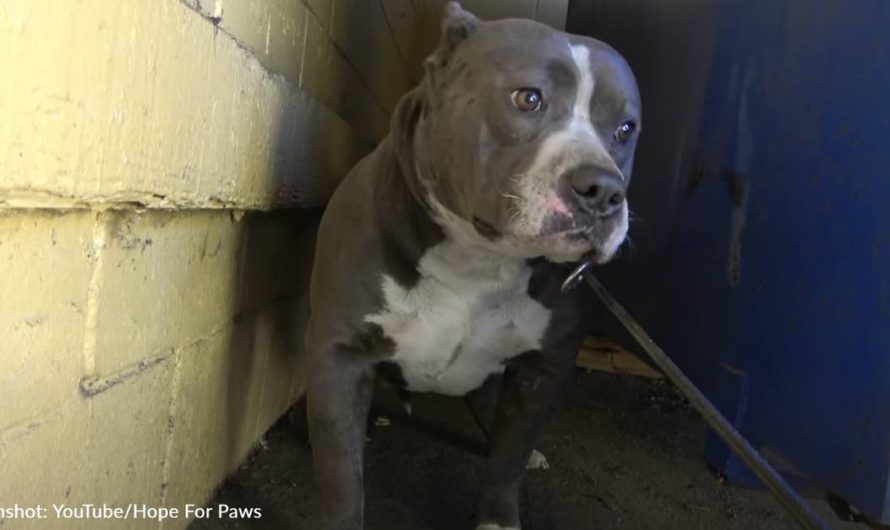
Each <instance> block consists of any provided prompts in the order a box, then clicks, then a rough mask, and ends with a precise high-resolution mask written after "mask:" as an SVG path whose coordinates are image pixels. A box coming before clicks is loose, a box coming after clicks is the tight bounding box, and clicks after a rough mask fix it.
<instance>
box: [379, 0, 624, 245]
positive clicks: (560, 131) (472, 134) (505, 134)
mask: <svg viewBox="0 0 890 530" xmlns="http://www.w3.org/2000/svg"><path fill="white" fill-rule="evenodd" d="M424 66H425V74H426V75H425V77H424V80H423V82H422V83H421V85H420V86H419V87H418V88H416V89H415V90H413V91H412V92H411V93H409V94H408V95H407V96H406V97H405V98H403V100H402V101H401V102H400V104H399V107H398V108H397V111H396V114H395V116H394V119H393V131H394V142H395V144H396V150H397V153H398V154H399V158H400V162H401V163H402V165H403V167H405V166H408V167H405V169H406V170H408V171H410V172H412V174H414V175H416V176H417V178H416V181H417V184H418V189H419V191H420V193H422V194H423V195H424V197H423V198H424V200H426V201H427V203H428V205H429V206H430V209H431V210H432V212H433V215H434V216H435V217H436V218H437V220H438V221H439V222H440V223H442V224H443V225H444V226H445V227H446V230H447V231H449V232H451V233H452V235H456V236H459V237H465V238H471V239H475V240H477V241H478V242H482V243H483V244H487V245H491V246H494V247H496V248H497V249H498V250H499V251H502V252H505V253H513V254H516V255H520V256H524V257H537V256H544V257H546V258H548V259H550V260H553V261H575V260H578V259H580V258H581V257H582V256H584V255H589V256H590V257H592V258H593V259H594V260H595V261H598V262H605V261H607V260H608V259H610V258H611V257H612V255H614V253H615V251H616V250H617V249H618V247H619V246H620V245H621V244H622V242H623V241H624V238H625V236H626V234H627V228H628V205H627V200H626V190H627V186H628V184H629V181H630V174H631V167H632V165H633V157H634V149H635V146H636V142H637V138H638V136H639V133H640V96H639V92H638V89H637V84H636V81H635V79H634V76H633V73H632V72H631V70H630V67H629V66H628V65H627V63H626V62H625V61H624V59H623V58H622V57H621V56H620V55H619V54H618V53H617V52H616V51H615V50H614V49H612V48H611V47H609V46H608V45H606V44H604V43H602V42H600V41H597V40H594V39H590V38H585V37H578V36H574V35H568V34H566V33H562V32H559V31H555V30H553V29H551V28H549V27H547V26H545V25H543V24H539V23H537V22H533V21H529V20H516V19H511V20H501V21H495V22H483V21H481V20H479V19H477V18H476V17H474V16H473V15H472V14H470V13H468V12H467V11H465V10H463V9H462V8H461V7H460V6H459V5H458V4H457V3H456V2H451V3H449V4H448V6H447V8H446V12H445V18H444V22H443V35H442V40H441V42H440V44H439V46H438V48H437V49H436V50H435V51H434V53H433V54H432V55H431V56H430V57H429V58H428V59H427V60H426V62H425V64H424Z"/></svg>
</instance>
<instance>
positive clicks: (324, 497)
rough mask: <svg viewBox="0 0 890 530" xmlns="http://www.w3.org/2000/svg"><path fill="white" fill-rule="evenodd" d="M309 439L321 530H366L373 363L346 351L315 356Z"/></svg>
mask: <svg viewBox="0 0 890 530" xmlns="http://www.w3.org/2000/svg"><path fill="white" fill-rule="evenodd" d="M308 364H309V371H308V374H307V379H308V381H307V389H306V400H307V403H306V405H307V412H308V423H309V440H310V443H311V444H312V459H313V465H314V468H315V481H316V490H317V492H318V499H319V505H320V517H321V521H320V525H321V527H320V528H319V530H361V529H362V527H363V515H364V485H363V480H362V477H363V475H362V467H363V461H364V444H365V430H366V422H367V418H368V409H369V406H370V402H371V397H372V395H373V391H374V375H373V371H372V367H371V366H370V363H368V362H367V361H366V360H365V359H362V358H356V356H355V354H354V352H351V351H349V350H348V349H345V348H342V347H336V346H335V347H332V348H329V349H327V350H321V351H314V352H310V355H309V363H308Z"/></svg>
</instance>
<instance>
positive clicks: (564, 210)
mask: <svg viewBox="0 0 890 530" xmlns="http://www.w3.org/2000/svg"><path fill="white" fill-rule="evenodd" d="M544 204H545V206H546V208H547V211H548V212H553V213H561V214H563V215H567V216H571V215H572V212H571V211H570V210H569V207H568V206H567V205H566V203H565V202H563V200H562V199H560V198H559V197H557V196H556V194H555V193H551V194H549V195H548V196H547V202H546V203H544Z"/></svg>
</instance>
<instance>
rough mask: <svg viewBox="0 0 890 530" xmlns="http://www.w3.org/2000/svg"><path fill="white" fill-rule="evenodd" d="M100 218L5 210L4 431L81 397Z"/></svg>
mask: <svg viewBox="0 0 890 530" xmlns="http://www.w3.org/2000/svg"><path fill="white" fill-rule="evenodd" d="M93 219H94V217H93V214H91V213H90V212H86V211H73V212H68V213H64V214H63V213H58V212H52V211H39V210H35V211H10V210H0V293H2V303H0V337H2V338H0V403H2V404H3V405H2V406H0V430H2V429H3V428H5V427H7V426H9V425H12V424H13V423H16V422H19V421H23V420H25V419H26V418H29V417H31V416H34V415H36V414H38V413H41V412H43V411H45V410H47V409H53V408H56V407H58V406H60V405H61V404H62V403H64V402H66V401H68V400H71V399H73V398H75V397H76V396H77V395H78V393H77V384H78V381H79V379H80V377H81V375H82V370H83V362H84V361H83V344H84V343H83V332H84V326H85V318H86V312H87V306H88V304H87V291H88V287H89V283H90V276H91V271H92V263H91V258H92V257H93V255H92V229H93Z"/></svg>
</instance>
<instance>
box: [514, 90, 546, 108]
mask: <svg viewBox="0 0 890 530" xmlns="http://www.w3.org/2000/svg"><path fill="white" fill-rule="evenodd" d="M512 99H513V106H514V107H516V108H517V109H519V110H521V111H522V112H535V111H537V110H540V109H541V103H542V102H543V101H544V97H543V96H541V91H540V90H538V89H537V88H521V89H519V90H514V91H513V94H512Z"/></svg>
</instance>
